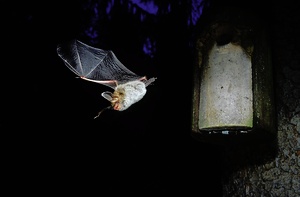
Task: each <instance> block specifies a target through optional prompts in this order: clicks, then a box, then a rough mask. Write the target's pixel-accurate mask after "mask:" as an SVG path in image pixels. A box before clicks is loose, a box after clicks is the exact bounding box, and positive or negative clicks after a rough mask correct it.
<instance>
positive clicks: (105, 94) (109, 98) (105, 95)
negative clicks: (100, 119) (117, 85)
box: [101, 91, 112, 101]
mask: <svg viewBox="0 0 300 197" xmlns="http://www.w3.org/2000/svg"><path fill="white" fill-rule="evenodd" d="M101 95H102V96H103V97H104V98H105V99H106V100H108V101H111V100H112V93H111V92H108V91H106V92H102V94H101Z"/></svg>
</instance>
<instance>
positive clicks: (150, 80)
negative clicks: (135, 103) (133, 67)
mask: <svg viewBox="0 0 300 197" xmlns="http://www.w3.org/2000/svg"><path fill="white" fill-rule="evenodd" d="M155 79H156V77H152V78H150V79H148V80H146V81H145V82H144V83H145V86H146V87H147V86H148V85H150V84H151V83H153V82H154V81H155Z"/></svg>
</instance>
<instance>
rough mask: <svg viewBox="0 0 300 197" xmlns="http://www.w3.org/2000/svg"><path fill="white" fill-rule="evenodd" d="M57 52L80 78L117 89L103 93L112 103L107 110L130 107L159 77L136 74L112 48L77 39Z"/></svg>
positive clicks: (60, 47)
mask: <svg viewBox="0 0 300 197" xmlns="http://www.w3.org/2000/svg"><path fill="white" fill-rule="evenodd" d="M57 53H58V56H59V57H60V58H61V59H62V60H63V61H64V63H65V65H66V66H67V67H68V68H69V69H70V70H71V71H73V72H74V73H75V74H76V75H77V76H79V77H80V78H81V79H84V80H87V81H90V82H95V83H99V84H102V85H105V86H108V87H110V88H112V89H113V90H114V91H113V92H109V91H106V92H103V93H102V94H101V95H102V97H104V98H105V99H107V100H108V101H109V102H110V103H111V105H110V106H109V107H107V108H105V109H108V108H112V109H114V110H117V111H123V110H126V109H128V108H129V107H130V106H131V105H132V104H134V103H136V102H138V101H140V100H141V99H142V98H143V97H144V96H145V94H146V92H147V90H146V87H147V86H148V85H149V84H151V83H152V82H153V81H155V79H156V78H150V79H147V78H146V76H139V75H137V74H135V73H134V72H132V71H131V70H129V69H128V68H126V67H125V66H124V65H123V64H122V63H121V62H120V61H119V60H118V59H117V57H116V56H115V54H114V53H113V52H112V51H110V50H103V49H98V48H95V47H91V46H89V45H86V44H85V43H83V42H80V41H78V40H72V41H71V42H70V43H66V44H63V45H62V44H61V45H58V46H57ZM102 111H103V110H102ZM102 111H100V112H99V114H98V116H99V115H100V113H101V112H102ZM98 116H96V117H98ZM96 117H95V118H96Z"/></svg>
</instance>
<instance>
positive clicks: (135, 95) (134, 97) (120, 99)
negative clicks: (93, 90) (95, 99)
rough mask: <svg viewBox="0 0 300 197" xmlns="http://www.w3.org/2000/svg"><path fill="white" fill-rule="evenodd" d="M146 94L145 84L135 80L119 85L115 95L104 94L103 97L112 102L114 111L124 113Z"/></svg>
mask: <svg viewBox="0 0 300 197" xmlns="http://www.w3.org/2000/svg"><path fill="white" fill-rule="evenodd" d="M145 94H146V85H145V83H144V82H142V81H139V80H135V81H130V82H127V83H124V84H119V85H118V86H117V87H116V88H115V91H114V92H113V93H111V92H103V93H102V94H101V95H102V96H103V97H104V98H105V99H107V100H108V101H110V103H111V106H112V108H113V109H114V110H117V111H123V110H125V109H128V108H129V107H130V106H131V105H132V104H134V103H136V102H138V101H139V100H141V99H142V98H143V97H144V95H145Z"/></svg>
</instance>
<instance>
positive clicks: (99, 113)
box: [94, 106, 111, 119]
mask: <svg viewBox="0 0 300 197" xmlns="http://www.w3.org/2000/svg"><path fill="white" fill-rule="evenodd" d="M110 108H111V106H108V107H105V108H103V109H102V110H101V111H99V112H98V114H97V116H95V117H94V119H96V118H98V117H99V116H100V115H101V114H102V112H103V111H105V110H107V109H110Z"/></svg>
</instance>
